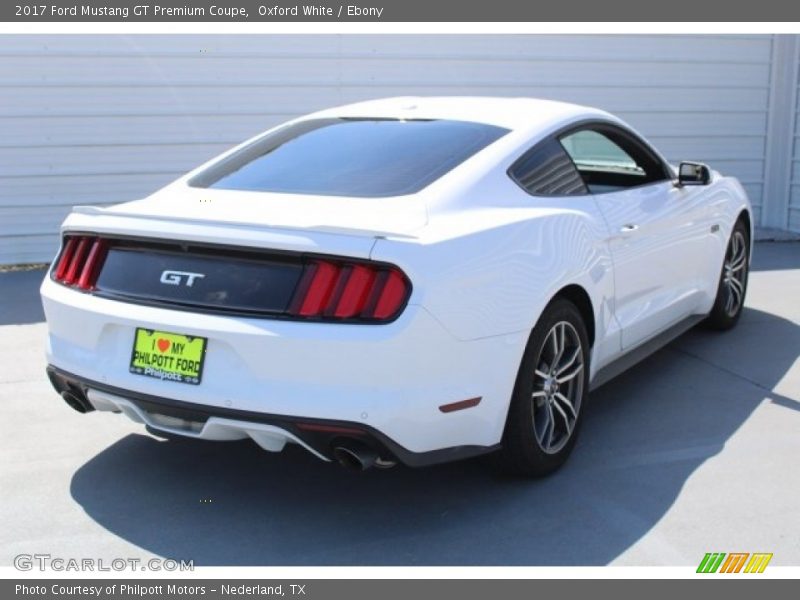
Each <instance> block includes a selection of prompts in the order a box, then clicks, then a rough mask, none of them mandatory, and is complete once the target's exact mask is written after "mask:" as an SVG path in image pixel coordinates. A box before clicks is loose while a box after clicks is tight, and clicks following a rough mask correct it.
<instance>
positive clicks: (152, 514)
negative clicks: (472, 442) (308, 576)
mask: <svg viewBox="0 0 800 600" xmlns="http://www.w3.org/2000/svg"><path fill="white" fill-rule="evenodd" d="M765 340H767V341H765ZM798 348H800V327H798V325H797V324H795V323H793V322H791V321H787V320H785V319H782V318H779V317H777V316H775V315H772V314H769V313H765V312H761V311H758V310H753V309H746V311H745V312H744V314H743V315H742V320H741V322H740V324H739V327H737V328H736V329H734V330H732V331H730V332H727V333H724V334H720V333H714V332H709V331H704V330H702V329H696V330H693V331H691V332H689V333H687V334H686V335H684V336H683V337H682V338H680V339H679V340H677V341H676V342H674V343H673V344H671V345H670V346H668V347H666V348H665V349H663V350H661V351H659V352H657V353H656V354H654V355H653V356H651V357H650V358H648V359H647V360H646V361H644V362H643V363H641V364H640V365H638V366H637V367H636V368H634V369H632V370H630V371H628V372H627V373H625V374H623V375H622V376H620V377H619V378H617V379H615V380H614V381H612V382H611V383H609V384H607V385H605V386H603V387H602V388H600V389H598V390H596V391H595V392H594V393H593V394H592V398H591V401H590V403H589V404H588V406H587V415H586V417H587V418H586V420H585V422H584V427H583V430H582V432H581V438H580V439H579V442H578V444H577V447H576V449H575V452H574V454H573V455H572V457H571V459H570V461H569V462H568V463H567V465H566V466H565V468H563V469H562V470H561V471H560V472H558V473H556V474H555V475H553V476H551V477H549V478H546V479H542V480H524V479H514V478H507V477H502V476H498V475H495V474H494V472H493V471H492V469H491V468H490V467H489V466H488V465H487V464H486V461H485V460H480V459H479V460H471V461H464V462H460V463H454V464H449V465H442V466H437V467H430V468H427V469H418V470H413V469H407V468H404V467H397V468H395V469H391V470H387V471H379V470H372V471H368V472H365V473H354V472H350V471H346V470H343V469H342V468H340V467H338V466H336V465H330V464H326V463H323V462H321V461H318V460H317V459H315V458H313V457H312V456H310V455H309V454H306V453H305V452H304V451H302V450H300V449H299V448H297V447H288V448H287V450H286V451H284V452H283V453H282V454H276V455H273V454H268V453H265V452H263V451H262V450H260V449H259V448H257V447H256V446H255V445H254V444H252V443H249V442H236V443H214V442H198V441H193V440H186V441H175V440H172V441H159V440H157V439H155V438H153V437H150V436H147V435H129V436H127V437H125V438H124V439H121V440H120V441H119V442H117V443H115V444H114V445H112V446H110V447H109V448H107V449H105V450H104V451H102V452H101V453H100V454H98V455H97V456H95V457H94V458H93V459H92V460H90V461H89V462H88V463H86V464H85V465H83V466H82V467H81V468H80V469H79V470H78V471H77V472H76V473H75V474H74V476H73V479H72V482H71V493H72V496H73V498H74V499H75V500H76V501H77V502H78V503H79V504H80V505H81V506H82V507H83V509H84V510H85V511H86V513H87V514H88V515H89V516H90V517H91V518H93V519H94V520H95V521H96V522H97V523H99V524H100V525H102V526H103V527H105V528H106V529H108V530H109V531H110V532H112V533H114V534H116V535H118V536H120V537H122V538H123V539H125V540H127V541H129V542H131V543H133V544H136V545H137V546H140V547H141V548H143V549H145V550H147V551H150V552H152V553H154V554H157V555H160V556H166V557H172V558H183V559H193V560H194V563H195V564H196V565H605V564H608V563H609V562H611V561H612V560H614V559H615V558H617V557H618V556H619V555H620V554H621V553H623V552H624V551H625V550H626V549H628V548H630V547H631V545H632V544H634V543H635V542H636V541H637V540H639V539H640V538H642V536H644V535H645V534H646V533H647V532H648V531H649V530H650V529H651V528H652V527H653V526H654V525H655V524H656V523H657V522H658V521H659V520H660V519H661V517H662V516H664V514H665V512H666V511H667V510H668V509H669V508H670V506H671V505H672V504H673V503H674V501H675V499H676V498H677V496H678V494H679V493H680V491H681V489H682V488H683V486H684V484H685V483H686V481H687V478H688V477H689V476H690V475H691V474H692V473H693V472H694V471H695V470H696V469H697V468H698V467H699V466H700V465H702V464H703V463H704V462H705V461H706V460H707V459H708V458H710V457H713V456H714V455H716V454H717V453H719V452H720V450H721V449H722V448H723V446H724V444H725V442H726V440H728V438H729V437H730V436H731V435H732V434H733V433H734V432H735V431H736V430H737V429H738V428H739V427H740V426H741V425H742V423H743V422H744V421H745V420H747V419H748V417H749V416H750V414H751V413H752V412H753V410H754V409H755V408H756V407H757V406H758V405H759V404H760V403H761V402H763V401H765V398H770V399H771V400H770V401H773V402H778V403H781V404H782V405H784V406H787V407H788V408H790V409H793V410H798V407H799V406H800V404H798V402H797V400H795V399H791V398H785V397H780V396H776V395H775V394H773V393H772V392H770V390H771V389H772V387H774V385H775V384H776V383H777V382H778V381H779V380H780V379H781V378H782V377H783V375H784V374H785V373H786V371H787V370H788V369H789V368H790V367H791V365H792V364H793V363H794V362H795V360H796V359H797V349H798Z"/></svg>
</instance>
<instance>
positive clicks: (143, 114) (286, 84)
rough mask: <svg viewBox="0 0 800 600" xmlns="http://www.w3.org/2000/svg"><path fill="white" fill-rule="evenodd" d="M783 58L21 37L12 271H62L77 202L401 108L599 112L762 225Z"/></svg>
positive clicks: (12, 161) (560, 39)
mask: <svg viewBox="0 0 800 600" xmlns="http://www.w3.org/2000/svg"><path fill="white" fill-rule="evenodd" d="M772 46H773V39H772V37H771V36H519V35H501V36H462V35H437V36H407V35H385V36H376V35H352V36H339V35H313V36H305V35H302V36H301V35H286V36H246V35H236V36H194V35H176V36H149V35H140V36H4V37H2V38H0V86H2V95H0V131H2V135H0V263H15V262H32V261H45V260H49V259H50V258H51V256H52V254H53V252H54V251H55V248H56V241H57V235H56V234H57V228H58V224H59V223H60V221H61V220H62V219H63V217H64V216H65V215H66V213H67V212H68V210H69V207H70V206H71V205H74V204H86V203H88V204H108V203H115V202H120V201H124V200H129V199H134V198H137V197H141V196H143V195H146V194H147V193H149V192H151V191H153V190H155V189H156V188H158V187H159V186H161V185H162V184H165V183H167V182H168V181H170V180H171V179H172V178H174V177H175V176H177V175H179V174H180V173H181V172H183V171H186V170H188V169H189V168H190V167H192V166H194V165H196V164H198V163H199V162H201V161H203V160H205V159H207V158H209V157H211V156H213V155H214V154H216V153H218V152H220V151H222V150H224V149H225V148H227V147H229V146H231V145H232V144H234V143H236V142H238V141H241V140H242V139H244V138H246V137H248V136H250V135H253V134H255V133H257V132H259V131H261V130H263V129H266V128H267V127H269V126H271V125H274V124H276V123H278V122H280V121H282V120H285V119H286V118H288V117H291V116H293V115H297V114H300V113H304V112H308V111H311V110H314V109H318V108H323V107H326V106H330V105H335V104H341V103H346V102H351V101H356V100H362V99H368V98H375V97H385V96H393V95H409V94H480V95H513V96H519V95H524V96H538V97H545V98H555V99H562V100H567V101H574V102H580V103H585V104H590V105H594V106H599V107H602V108H605V109H607V110H610V111H612V112H614V113H617V114H619V115H620V116H622V117H623V118H625V119H627V120H628V121H629V122H630V123H631V124H632V125H634V126H635V127H637V128H638V129H640V130H641V131H642V132H643V133H644V134H645V135H646V136H648V137H649V138H650V139H651V140H652V141H653V142H654V143H655V144H656V145H657V146H658V147H659V148H660V149H661V150H662V151H663V152H664V153H665V154H666V155H667V157H668V158H669V159H671V160H675V161H677V160H680V159H695V160H702V161H706V162H709V163H710V164H711V165H712V166H714V167H715V168H718V169H720V170H721V171H723V172H726V173H730V174H734V175H736V176H738V177H739V178H740V179H741V181H742V182H743V183H744V184H745V186H746V187H747V189H748V191H749V193H750V195H751V198H752V200H753V203H754V205H755V206H756V210H757V211H759V209H760V207H761V202H762V198H761V195H762V189H763V185H764V172H765V171H764V160H765V158H764V156H765V145H766V131H767V119H768V106H769V95H770V87H771V85H770V83H771V82H770V77H771V57H772ZM796 165H797V163H795V166H796ZM797 170H798V169H796V171H797ZM794 189H795V190H796V191H797V188H794ZM796 197H797V198H800V193H798V194H797V196H796ZM794 206H795V208H794V209H793V213H792V214H793V223H794V224H795V226H796V227H797V226H800V212H799V211H798V209H797V207H800V202H799V201H798V200H795V204H794Z"/></svg>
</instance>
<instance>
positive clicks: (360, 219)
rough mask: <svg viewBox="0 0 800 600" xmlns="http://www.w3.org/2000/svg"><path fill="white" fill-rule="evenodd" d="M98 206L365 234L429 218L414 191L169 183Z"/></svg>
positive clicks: (387, 232)
mask: <svg viewBox="0 0 800 600" xmlns="http://www.w3.org/2000/svg"><path fill="white" fill-rule="evenodd" d="M102 210H103V212H104V213H105V214H113V215H119V216H125V215H129V216H132V217H137V218H145V219H147V218H151V219H158V220H174V221H179V222H183V223H187V222H205V223H219V224H231V225H249V226H256V227H266V228H271V229H292V230H308V231H321V232H322V231H324V232H330V233H346V234H349V235H363V236H369V237H377V236H408V237H415V235H414V234H415V232H416V231H418V230H419V229H421V228H422V227H424V226H425V225H426V224H427V222H428V215H427V210H426V205H425V202H424V201H423V200H422V199H421V198H420V197H419V196H416V195H413V196H398V197H392V198H350V197H339V196H306V195H299V194H274V193H264V192H246V191H231V190H209V189H200V188H191V187H183V188H175V187H173V186H170V187H167V188H164V189H163V190H161V191H159V192H156V193H155V194H153V195H152V196H149V197H147V198H145V199H143V200H135V201H132V202H126V203H124V204H118V205H115V206H112V207H109V208H106V209H102Z"/></svg>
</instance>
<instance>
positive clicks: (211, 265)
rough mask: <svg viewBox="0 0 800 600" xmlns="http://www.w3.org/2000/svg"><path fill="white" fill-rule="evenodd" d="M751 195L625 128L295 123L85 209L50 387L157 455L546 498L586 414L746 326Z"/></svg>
mask: <svg viewBox="0 0 800 600" xmlns="http://www.w3.org/2000/svg"><path fill="white" fill-rule="evenodd" d="M750 215H751V212H750V205H749V202H748V199H747V197H746V194H745V192H744V191H743V189H742V186H741V185H740V184H739V183H738V182H737V181H736V180H735V179H733V178H730V177H725V176H723V175H720V174H719V173H717V172H714V171H711V170H709V169H708V167H706V166H705V165H702V164H699V163H689V162H685V163H681V164H680V166H679V167H678V168H673V167H672V166H670V165H669V164H668V163H667V162H666V161H665V160H664V158H663V157H662V156H661V155H660V154H659V153H658V152H657V151H656V150H655V149H654V148H653V147H652V146H650V145H649V144H648V143H647V142H645V141H644V140H643V139H642V137H641V136H640V135H638V134H637V133H636V132H635V131H633V130H632V129H631V128H630V127H628V126H627V125H626V124H625V123H623V122H622V121H620V120H619V119H617V118H616V117H614V116H612V115H610V114H608V113H606V112H603V111H600V110H595V109H591V108H586V107H582V106H575V105H572V104H564V103H560V102H550V101H543V100H531V99H500V98H497V99H492V98H394V99H388V100H379V101H373V102H366V103H361V104H354V105H350V106H345V107H341V108H336V109H332V110H326V111H322V112H318V113H315V114H312V115H309V116H307V117H303V118H299V119H296V120H294V121H291V122H289V123H286V124H284V125H282V126H280V127H276V128H275V129H272V130H270V131H268V132H266V133H264V134H263V135H259V136H258V137H256V138H254V139H252V140H249V141H247V142H245V143H244V144H242V145H241V146H238V147H237V148H234V149H233V150H231V151H229V152H227V153H225V154H223V155H222V156H220V157H218V158H215V159H213V160H211V161H210V162H208V163H207V164H205V165H203V166H201V167H199V168H198V169H196V170H194V171H192V172H191V173H189V174H188V175H186V176H185V177H182V178H180V179H178V180H177V181H176V182H174V183H172V184H170V185H168V186H167V187H165V188H163V189H162V190H160V191H158V192H156V193H155V194H153V195H152V196H149V197H147V198H145V199H143V200H138V201H134V202H127V203H124V204H120V205H117V206H113V207H111V208H93V207H76V208H75V209H74V211H73V212H72V214H70V216H69V217H68V218H67V219H66V221H65V222H64V225H63V228H62V233H63V241H62V246H61V249H60V252H59V254H58V256H57V258H56V260H55V261H54V263H53V266H52V268H51V270H50V272H49V274H48V276H47V277H46V278H45V281H44V283H43V285H42V298H43V302H44V308H45V313H46V315H47V322H48V327H49V337H48V346H47V356H48V360H49V363H50V366H49V367H48V373H49V376H50V379H51V381H52V383H53V385H54V387H55V388H56V390H57V391H58V392H59V393H60V394H61V396H63V398H64V399H65V400H66V401H67V402H68V403H69V404H70V405H71V406H72V407H73V408H76V409H77V410H79V411H81V412H88V411H91V410H93V409H97V410H100V411H112V412H122V413H125V414H126V415H127V416H128V417H130V418H132V419H134V420H135V421H138V422H141V423H144V424H145V425H146V426H147V427H148V428H149V429H150V430H151V431H153V432H156V433H159V432H161V433H165V434H167V435H169V434H179V435H183V436H190V437H195V438H201V439H208V440H234V439H243V438H247V437H249V438H252V439H253V440H254V441H255V442H256V443H257V444H259V445H260V446H262V447H263V448H265V449H266V450H271V451H279V450H281V449H282V448H283V447H284V445H285V444H286V443H287V442H292V443H296V444H300V445H302V446H303V447H305V448H306V449H307V450H308V451H310V452H312V453H313V454H315V455H316V456H318V457H319V458H322V459H324V460H338V461H339V462H341V463H343V464H346V465H349V466H355V467H358V468H362V469H363V468H367V467H369V466H372V465H377V466H389V465H392V464H395V463H397V462H401V463H404V464H406V465H411V466H419V465H426V464H432V463H437V462H442V461H448V460H455V459H458V458H464V457H468V456H474V455H478V454H483V453H489V452H494V451H496V452H497V457H498V459H499V462H500V464H501V465H503V466H504V467H505V468H507V469H509V470H511V471H513V472H517V473H524V474H532V475H543V474H546V473H549V472H551V471H553V470H554V469H556V468H557V467H559V466H560V465H561V464H562V463H563V462H564V460H565V459H566V458H567V456H568V455H569V453H570V451H571V450H572V447H573V446H574V444H575V439H576V436H577V434H578V429H579V427H580V424H581V419H582V415H583V413H584V412H585V411H584V408H585V405H586V400H587V394H588V390H589V388H590V387H591V386H597V385H599V384H601V383H603V382H604V381H606V380H608V379H609V378H610V377H612V376H613V375H615V374H616V373H618V372H620V371H621V370H622V369H624V368H626V367H627V366H630V365H631V364H632V363H633V362H635V361H636V360H637V359H639V358H641V357H643V356H644V355H646V354H647V353H649V352H652V351H653V350H654V349H655V348H656V347H658V346H659V345H661V344H664V343H666V342H667V341H669V340H670V339H672V338H674V337H675V336H676V335H677V334H679V333H680V332H682V331H685V330H686V329H687V328H688V327H690V326H692V325H694V324H695V323H698V322H699V321H703V320H704V321H705V322H706V323H707V324H709V325H711V326H712V327H714V328H717V329H726V328H729V327H731V326H733V325H734V324H735V323H736V321H737V320H738V318H739V316H740V314H741V311H742V306H743V303H744V295H745V291H746V288H747V274H748V267H749V261H750V240H751V239H752V231H751V216H750Z"/></svg>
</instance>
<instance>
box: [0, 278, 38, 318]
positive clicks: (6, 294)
mask: <svg viewBox="0 0 800 600" xmlns="http://www.w3.org/2000/svg"><path fill="white" fill-rule="evenodd" d="M44 276H45V271H44V270H42V269H36V270H31V271H11V272H8V273H0V325H25V324H28V323H41V322H42V321H44V311H43V310H42V299H41V297H40V296H39V286H40V285H41V284H42V279H43V278H44Z"/></svg>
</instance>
